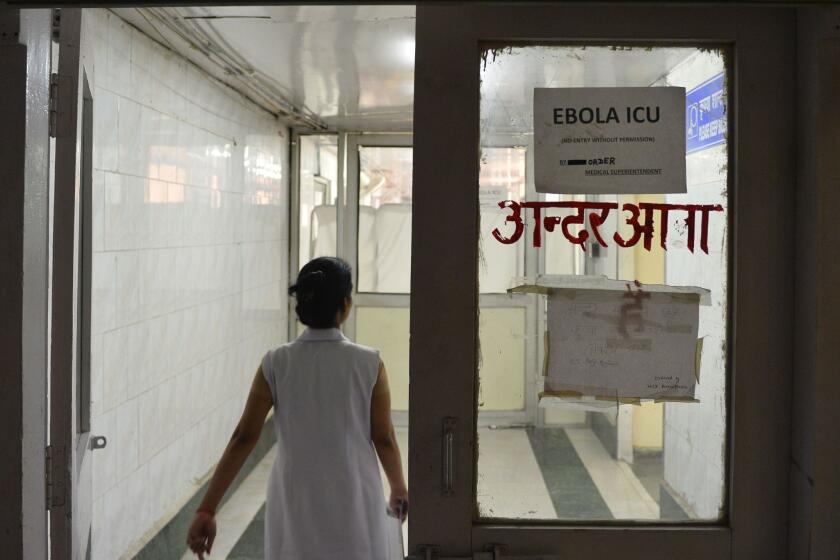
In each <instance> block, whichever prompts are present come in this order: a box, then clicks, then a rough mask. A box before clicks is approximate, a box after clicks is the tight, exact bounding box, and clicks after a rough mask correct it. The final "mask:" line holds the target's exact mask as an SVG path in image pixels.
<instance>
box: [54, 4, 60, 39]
mask: <svg viewBox="0 0 840 560" xmlns="http://www.w3.org/2000/svg"><path fill="white" fill-rule="evenodd" d="M60 38H61V8H53V10H52V40H53V42H55V43H58V40H59V39H60Z"/></svg>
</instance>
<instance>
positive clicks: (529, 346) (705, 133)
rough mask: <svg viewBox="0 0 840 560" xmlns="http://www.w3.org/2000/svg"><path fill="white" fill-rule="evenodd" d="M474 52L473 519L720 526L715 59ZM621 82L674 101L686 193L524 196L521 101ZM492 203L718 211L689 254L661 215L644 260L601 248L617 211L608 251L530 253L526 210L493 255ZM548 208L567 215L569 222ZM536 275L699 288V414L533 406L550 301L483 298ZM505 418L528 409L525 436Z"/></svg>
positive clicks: (687, 406) (682, 229)
mask: <svg viewBox="0 0 840 560" xmlns="http://www.w3.org/2000/svg"><path fill="white" fill-rule="evenodd" d="M485 54H486V56H485V57H484V59H483V60H482V61H481V62H480V75H481V86H480V87H481V160H480V166H481V174H480V177H481V180H480V185H479V199H480V207H481V231H480V236H479V244H480V251H479V255H480V257H479V258H480V259H481V260H480V262H479V289H480V292H481V293H482V294H485V295H482V296H481V297H480V300H479V304H480V305H479V307H480V316H479V328H480V330H481V361H480V366H479V372H478V376H479V397H478V398H479V403H480V411H479V423H478V425H479V426H480V427H479V430H478V432H479V433H478V439H479V453H478V468H477V472H478V488H477V502H478V504H477V505H478V511H479V514H480V516H481V517H483V518H496V519H499V518H501V519H525V518H530V519H546V520H587V521H610V520H640V521H656V522H660V521H666V522H680V521H682V522H690V521H709V520H718V519H720V517H721V513H722V512H723V511H724V508H725V504H724V489H725V483H726V478H725V474H724V473H725V471H724V464H725V453H724V450H725V434H726V406H725V403H726V400H727V398H726V390H727V369H726V362H727V359H726V351H727V348H729V346H728V344H727V330H726V324H727V283H726V279H727V268H728V246H727V236H726V225H727V221H728V195H727V192H728V190H727V144H726V134H725V131H726V128H727V127H726V119H727V116H726V112H725V103H726V85H725V84H726V79H725V78H726V74H725V72H726V69H725V64H724V57H723V53H722V52H721V51H717V50H714V49H708V48H703V49H699V48H690V47H629V46H614V47H611V46H598V47H595V46H585V47H584V46H550V47H548V46H529V47H512V48H504V49H488V50H487V51H486V53H485ZM623 86H632V87H656V86H680V87H684V88H685V89H686V147H687V149H686V152H687V153H686V174H687V183H688V188H687V193H685V194H665V195H662V194H658V195H650V194H632V195H573V194H566V195H548V194H538V193H536V190H535V188H534V184H533V177H532V176H530V174H529V173H528V172H526V170H528V169H531V167H530V166H531V164H530V163H529V160H532V158H533V154H532V149H533V89H534V88H536V87H553V88H563V87H623ZM715 104H717V105H716V106H717V108H718V111H719V112H718V113H715ZM721 108H722V109H721ZM519 162H522V163H519ZM520 177H521V179H520ZM502 200H515V201H561V200H562V201H578V202H586V203H594V202H609V203H617V204H618V208H621V207H622V205H623V204H624V203H629V204H634V205H639V204H646V203H647V204H666V205H667V204H674V205H685V204H720V205H721V206H722V207H723V211H721V212H713V213H710V214H709V222H708V230H707V231H708V243H707V251H706V250H700V249H699V248H698V247H694V250H693V251H691V250H690V249H689V239H688V231H689V227H688V224H687V220H686V216H685V213H684V212H676V211H674V212H670V213H669V215H668V217H667V220H668V231H669V234H668V238H667V245H666V248H667V250H664V249H662V248H660V247H659V246H658V243H654V244H653V246H652V247H651V248H650V250H645V249H644V247H643V244H642V243H639V244H636V245H634V246H629V247H619V246H618V245H617V244H616V243H613V242H612V241H613V233H618V234H619V235H620V236H621V237H623V239H628V238H629V237H630V236H629V235H628V233H629V232H631V231H632V229H631V226H629V225H627V224H626V223H625V221H626V220H625V218H626V217H627V213H622V212H617V211H615V212H611V213H610V215H609V216H608V219H607V220H606V221H605V222H604V223H603V224H602V225H601V226H600V227H599V231H600V233H601V235H602V236H603V238H605V239H608V240H609V241H610V243H607V246H606V247H604V246H601V245H600V244H598V243H596V242H595V241H594V239H592V236H591V235H590V238H591V239H590V241H587V242H586V245H585V246H582V245H578V244H573V243H570V242H569V241H568V240H567V239H566V237H564V235H563V234H562V233H561V232H560V228H559V227H558V228H557V229H556V230H554V231H553V232H549V231H547V230H546V229H545V227H543V228H542V246H541V247H535V246H534V245H533V241H532V234H533V232H534V227H535V225H536V224H535V222H534V220H533V212H532V211H530V210H526V209H523V210H522V217H523V218H524V221H525V230H524V233H523V235H522V236H521V237H520V238H519V241H517V242H516V243H514V244H511V245H502V244H501V243H500V242H498V241H497V240H496V239H495V238H494V237H493V235H492V231H493V230H494V228H498V229H499V231H500V232H501V233H502V235H504V236H509V235H510V234H511V233H512V230H513V225H512V224H510V223H506V222H505V220H504V218H505V217H506V216H508V215H510V214H511V212H510V210H508V209H505V211H503V212H500V213H497V215H493V214H491V211H492V208H493V206H494V205H495V206H496V208H498V206H497V205H498V203H499V202H500V201H502ZM545 212H546V213H547V215H550V216H559V217H563V216H564V215H569V214H571V213H572V212H574V213H576V212H577V210H566V209H563V210H560V209H556V208H555V209H548V210H545ZM586 223H590V222H589V221H588V220H587V222H586ZM657 225H658V220H657ZM574 227H579V228H580V227H583V226H573V228H574ZM698 230H699V227H698ZM578 231H579V230H578ZM578 231H575V230H574V229H572V232H571V233H572V234H573V235H574V234H576V233H578ZM695 237H696V238H699V237H700V235H699V233H696V232H695ZM657 238H658V237H657ZM584 247H585V248H586V250H583V248H584ZM534 275H575V276H598V275H602V276H606V277H607V278H609V279H614V280H622V281H628V282H632V281H633V280H638V281H639V282H641V283H642V285H645V284H663V285H668V286H696V287H701V288H706V289H708V290H709V291H710V301H709V302H705V303H706V304H702V305H701V306H700V308H699V332H698V337H699V338H702V339H703V344H702V350H701V354H700V357H701V360H700V370H699V372H700V373H699V383H698V384H697V386H696V392H695V398H696V402H654V401H652V400H649V401H647V400H640V401H639V402H638V404H629V403H624V402H618V400H617V399H613V400H612V401H610V400H608V399H604V398H603V397H600V398H598V396H597V395H584V396H583V397H574V398H573V397H563V398H558V397H556V396H546V395H543V396H542V398H541V395H540V394H541V392H542V391H543V389H544V383H545V378H544V377H543V360H544V358H545V343H544V340H545V337H546V331H547V320H548V319H547V303H546V301H547V297H546V296H545V295H542V294H512V295H510V296H499V295H492V294H498V293H503V292H504V291H505V289H506V288H508V287H511V286H512V285H516V284H518V283H521V282H522V281H523V277H526V280H529V281H534V280H536V279H535V278H534ZM502 297H505V298H509V299H507V300H505V301H509V302H510V307H509V308H507V309H504V308H501V305H502V300H500V299H499V298H502ZM493 298H496V299H493ZM516 305H518V306H519V307H518V308H517V309H516V312H513V311H514V309H513V307H514V306H516ZM529 310H530V311H529ZM529 317H533V319H530V318H529ZM491 332H492V333H493V336H492V341H491V340H490V339H491V337H490V336H489V334H490V333H491ZM582 342H584V343H585V336H584V338H583V339H582ZM520 391H521V392H520ZM491 403H494V404H492V405H491ZM532 403H533V404H532ZM515 406H519V408H520V410H522V409H524V413H525V418H526V420H525V423H524V426H523V423H522V421H521V413H520V414H518V415H517V414H513V413H511V412H508V416H505V414H504V413H502V414H500V413H499V412H498V411H499V410H502V411H505V410H506V411H512V410H514V409H515V408H514V407H515ZM491 410H493V412H491Z"/></svg>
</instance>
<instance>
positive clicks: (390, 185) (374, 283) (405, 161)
mask: <svg viewBox="0 0 840 560" xmlns="http://www.w3.org/2000/svg"><path fill="white" fill-rule="evenodd" d="M412 154H413V151H412V149H411V148H408V147H371V146H363V147H361V148H359V238H358V265H357V266H358V282H359V286H358V291H359V292H379V293H392V294H394V293H408V292H409V290H410V286H411V192H412V190H411V189H412V185H411V170H412V167H411V164H412Z"/></svg>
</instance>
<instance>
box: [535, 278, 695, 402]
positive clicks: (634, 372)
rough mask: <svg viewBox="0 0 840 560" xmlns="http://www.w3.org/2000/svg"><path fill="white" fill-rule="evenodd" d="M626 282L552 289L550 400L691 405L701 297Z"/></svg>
mask: <svg viewBox="0 0 840 560" xmlns="http://www.w3.org/2000/svg"><path fill="white" fill-rule="evenodd" d="M625 284H626V285H627V287H625V289H623V290H605V289H586V288H576V289H566V288H553V289H552V293H551V294H550V295H549V296H548V339H547V348H548V353H547V356H548V357H547V361H546V368H545V391H544V394H545V395H552V396H575V395H579V396H593V397H596V398H597V399H604V400H613V401H619V402H625V403H631V402H632V403H635V402H636V401H637V400H638V399H655V400H674V401H693V400H694V392H695V386H696V383H697V367H698V363H699V356H698V352H699V351H700V348H699V347H698V344H697V330H698V323H699V301H700V296H699V295H698V294H686V293H680V294H679V296H680V297H672V294H671V293H668V292H667V291H658V292H652V291H647V290H646V288H647V287H646V286H637V287H634V288H633V289H631V288H630V286H631V284H629V283H626V282H625ZM637 288H638V289H637Z"/></svg>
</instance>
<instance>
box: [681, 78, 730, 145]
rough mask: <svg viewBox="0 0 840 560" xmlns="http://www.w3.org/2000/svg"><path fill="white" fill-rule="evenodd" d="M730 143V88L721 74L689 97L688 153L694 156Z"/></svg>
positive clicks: (701, 85) (686, 99)
mask: <svg viewBox="0 0 840 560" xmlns="http://www.w3.org/2000/svg"><path fill="white" fill-rule="evenodd" d="M725 141H726V88H725V84H724V81H723V74H718V75H717V76H715V77H714V78H711V79H709V80H707V81H705V82H703V83H702V84H700V85H699V86H697V87H696V88H694V89H692V90H691V91H689V92H688V93H687V94H686V96H685V142H686V152H687V153H689V154H691V153H694V152H698V151H700V150H702V149H704V148H709V147H711V146H717V145H718V144H722V143H724V142H725Z"/></svg>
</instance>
